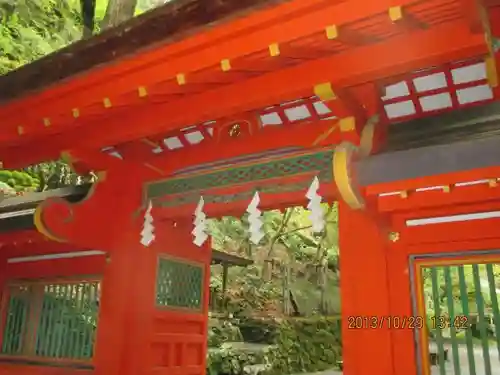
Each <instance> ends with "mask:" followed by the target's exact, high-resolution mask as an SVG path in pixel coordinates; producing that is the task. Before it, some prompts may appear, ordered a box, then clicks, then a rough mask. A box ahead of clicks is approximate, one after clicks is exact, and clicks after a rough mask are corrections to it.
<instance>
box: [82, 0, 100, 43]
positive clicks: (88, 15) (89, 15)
mask: <svg viewBox="0 0 500 375" xmlns="http://www.w3.org/2000/svg"><path fill="white" fill-rule="evenodd" d="M80 5H81V8H82V19H83V38H84V39H87V38H90V37H91V36H92V35H93V34H94V26H95V25H94V22H95V6H96V0H80Z"/></svg>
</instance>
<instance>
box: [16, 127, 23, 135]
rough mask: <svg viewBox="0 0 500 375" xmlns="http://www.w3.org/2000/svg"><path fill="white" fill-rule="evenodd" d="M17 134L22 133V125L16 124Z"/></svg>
mask: <svg viewBox="0 0 500 375" xmlns="http://www.w3.org/2000/svg"><path fill="white" fill-rule="evenodd" d="M17 134H18V135H23V134H24V127H22V126H18V127H17Z"/></svg>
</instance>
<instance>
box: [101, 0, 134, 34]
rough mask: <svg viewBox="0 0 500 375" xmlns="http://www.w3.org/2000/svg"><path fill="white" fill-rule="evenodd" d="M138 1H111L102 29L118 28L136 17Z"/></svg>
mask: <svg viewBox="0 0 500 375" xmlns="http://www.w3.org/2000/svg"><path fill="white" fill-rule="evenodd" d="M136 5H137V0H109V2H108V7H107V8H106V14H105V16H104V20H103V24H102V28H103V29H107V28H110V27H114V26H118V25H119V24H121V23H122V22H125V21H127V20H129V19H130V18H132V17H133V16H134V12H135V7H136Z"/></svg>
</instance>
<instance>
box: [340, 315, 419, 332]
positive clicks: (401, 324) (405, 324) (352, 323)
mask: <svg viewBox="0 0 500 375" xmlns="http://www.w3.org/2000/svg"><path fill="white" fill-rule="evenodd" d="M347 327H348V329H381V328H389V329H422V328H424V327H425V319H424V318H423V317H422V316H361V315H355V316H349V317H348V318H347Z"/></svg>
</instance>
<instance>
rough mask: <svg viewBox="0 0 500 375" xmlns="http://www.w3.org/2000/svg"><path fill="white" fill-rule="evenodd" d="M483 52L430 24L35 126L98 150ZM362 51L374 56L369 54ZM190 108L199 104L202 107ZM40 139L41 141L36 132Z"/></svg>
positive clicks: (59, 142) (5, 136)
mask: <svg viewBox="0 0 500 375" xmlns="http://www.w3.org/2000/svg"><path fill="white" fill-rule="evenodd" d="M449 35H454V36H455V38H454V39H453V40H450V38H449ZM454 41H456V43H455V42H454ZM395 50H397V51H398V59H397V61H395V60H394V57H393V55H392V54H393V51H395ZM486 52H487V48H486V45H485V43H484V40H483V37H482V36H481V35H476V34H471V33H469V31H468V28H467V27H466V26H465V24H464V23H463V22H462V21H456V22H448V23H445V24H442V25H439V26H436V27H433V28H431V29H429V30H424V31H421V32H415V33H412V34H408V35H401V36H398V37H394V38H392V39H390V40H389V41H387V42H385V43H379V44H374V45H367V46H363V47H359V48H354V49H352V50H350V51H347V52H344V53H341V54H337V55H333V56H331V57H326V58H323V59H318V60H313V61H310V62H306V63H302V64H300V65H297V66H293V67H291V68H287V69H282V70H280V71H279V72H272V73H268V74H264V75H261V76H258V77H256V78H251V79H246V80H244V81H242V82H240V83H238V84H232V85H224V86H221V87H220V88H217V89H213V90H209V91H206V92H203V93H200V94H194V95H188V96H184V97H181V98H179V99H177V100H171V101H168V102H159V103H158V104H154V105H153V106H149V105H148V104H147V102H145V103H144V104H142V105H139V106H134V107H133V108H130V109H126V108H125V109H119V110H116V111H117V112H116V113H115V115H114V116H111V114H112V112H110V113H109V114H110V116H109V117H108V116H106V120H105V121H104V120H98V121H96V122H94V121H91V122H88V121H85V119H83V118H80V117H79V118H77V119H73V124H72V125H71V126H72V129H71V130H69V129H67V128H65V131H64V132H63V133H59V134H54V133H55V132H58V131H61V129H60V128H59V127H58V126H56V125H54V126H51V127H43V126H42V125H39V126H38V127H37V128H36V131H35V132H34V133H35V134H37V133H38V134H47V135H48V134H53V135H52V136H51V137H50V138H47V139H46V140H44V142H43V147H44V148H46V149H49V150H61V151H62V150H66V149H69V148H71V147H73V146H74V140H75V139H79V140H80V142H79V143H80V144H81V147H83V148H89V149H100V148H102V147H105V146H109V145H112V144H117V143H121V142H126V141H130V140H134V139H137V138H143V137H147V136H149V135H151V134H155V133H160V132H166V131H168V130H174V129H176V128H180V127H183V126H185V125H186V124H192V123H197V122H201V121H206V120H211V119H214V118H219V117H225V116H228V115H231V114H233V113H237V112H242V111H246V110H249V109H254V108H257V107H265V106H267V105H271V104H275V103H280V102H283V101H287V100H291V99H295V98H296V97H297V94H300V93H303V95H304V96H307V95H311V94H312V93H313V87H314V85H315V84H318V83H321V82H333V83H332V85H333V86H334V87H340V88H343V87H349V86H352V85H356V84H360V83H363V82H370V81H374V80H377V79H382V78H386V77H388V76H391V75H393V74H401V73H404V72H406V71H409V70H413V69H419V68H422V67H426V66H429V65H439V64H442V63H447V62H449V61H454V60H459V59H464V58H468V57H471V56H477V55H481V54H484V53H486ZM366 56H373V57H374V58H372V59H367V58H366ZM374 59H375V60H374ZM331 67H335V69H334V70H333V69H331ZM264 88H268V89H265V90H264ZM242 93H244V95H242ZM193 108H197V109H200V110H201V112H199V111H196V110H193ZM124 124H129V125H128V126H124ZM138 124H141V125H142V126H138ZM146 124H147V125H146ZM30 129H31V130H33V129H35V128H30ZM7 130H8V129H7V128H6V129H5V132H3V133H2V134H0V140H2V141H3V142H8V143H10V144H12V142H13V138H12V137H14V139H15V140H17V142H20V144H22V143H23V141H26V142H27V141H29V140H30V139H36V138H33V136H34V135H33V136H32V135H31V134H30V133H29V131H28V129H26V130H27V131H26V133H24V134H23V135H22V136H19V134H18V129H17V128H16V129H15V134H12V132H8V131H7ZM17 142H16V143H17ZM38 142H39V144H40V143H41V142H40V138H38ZM17 146H18V145H16V149H5V148H4V149H3V150H2V152H1V154H0V159H5V160H8V159H9V158H11V157H14V156H15V155H16V154H17V153H18V150H20V149H22V147H17Z"/></svg>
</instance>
